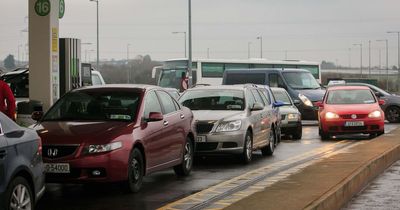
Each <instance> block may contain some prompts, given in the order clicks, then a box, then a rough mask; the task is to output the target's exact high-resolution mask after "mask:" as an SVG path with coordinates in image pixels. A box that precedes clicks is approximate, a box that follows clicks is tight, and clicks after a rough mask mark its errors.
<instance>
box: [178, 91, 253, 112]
mask: <svg viewBox="0 0 400 210" xmlns="http://www.w3.org/2000/svg"><path fill="white" fill-rule="evenodd" d="M179 101H180V102H181V103H182V105H183V106H186V107H188V108H190V109H191V110H244V107H245V103H244V96H243V91H241V90H191V91H187V92H186V93H185V94H183V96H182V97H181V98H180V99H179Z"/></svg>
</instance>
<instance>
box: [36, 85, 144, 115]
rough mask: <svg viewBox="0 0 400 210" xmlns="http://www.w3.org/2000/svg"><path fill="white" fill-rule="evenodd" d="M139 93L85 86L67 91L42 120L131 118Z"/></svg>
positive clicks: (134, 113) (138, 100) (134, 112)
mask: <svg viewBox="0 0 400 210" xmlns="http://www.w3.org/2000/svg"><path fill="white" fill-rule="evenodd" d="M139 103H140V93H136V92H133V91H124V90H101V91H99V90H97V89H94V90H84V91H76V92H70V93H67V94H66V95H65V96H64V97H62V98H61V99H60V100H59V101H58V102H57V103H56V104H55V105H54V106H53V107H52V108H51V109H50V110H49V112H48V113H47V114H46V116H45V117H44V119H43V121H80V120H84V121H88V120H89V121H91V120H93V121H110V120H112V121H115V120H117V121H133V120H134V119H135V116H136V112H137V108H138V106H139Z"/></svg>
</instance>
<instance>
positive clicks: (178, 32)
mask: <svg viewBox="0 0 400 210" xmlns="http://www.w3.org/2000/svg"><path fill="white" fill-rule="evenodd" d="M172 33H173V34H184V37H185V39H184V40H183V41H184V47H185V58H186V57H187V56H186V55H187V54H186V31H174V32H172Z"/></svg>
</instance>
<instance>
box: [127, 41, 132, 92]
mask: <svg viewBox="0 0 400 210" xmlns="http://www.w3.org/2000/svg"><path fill="white" fill-rule="evenodd" d="M129 46H131V44H127V45H126V65H127V71H128V72H127V74H128V75H127V76H128V79H127V83H128V84H129V83H130V82H131V81H130V80H131V69H130V68H129Z"/></svg>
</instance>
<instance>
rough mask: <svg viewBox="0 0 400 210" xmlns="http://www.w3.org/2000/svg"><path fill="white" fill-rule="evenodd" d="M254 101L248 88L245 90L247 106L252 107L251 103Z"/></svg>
mask: <svg viewBox="0 0 400 210" xmlns="http://www.w3.org/2000/svg"><path fill="white" fill-rule="evenodd" d="M255 102H256V100H255V99H254V96H253V94H251V92H250V91H249V90H246V103H247V106H248V107H253V104H254V103H255Z"/></svg>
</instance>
